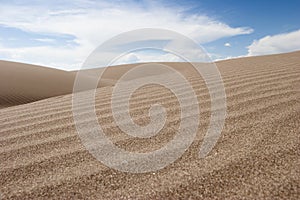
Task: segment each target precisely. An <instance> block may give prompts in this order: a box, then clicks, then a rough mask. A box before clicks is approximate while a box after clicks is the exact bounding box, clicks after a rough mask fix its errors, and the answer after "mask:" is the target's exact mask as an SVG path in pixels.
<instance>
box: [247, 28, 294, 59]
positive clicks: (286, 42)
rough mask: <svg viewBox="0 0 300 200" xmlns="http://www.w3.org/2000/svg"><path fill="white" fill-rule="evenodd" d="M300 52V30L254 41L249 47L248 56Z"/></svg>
mask: <svg viewBox="0 0 300 200" xmlns="http://www.w3.org/2000/svg"><path fill="white" fill-rule="evenodd" d="M295 50H300V30H297V31H293V32H289V33H283V34H278V35H273V36H269V35H268V36H266V37H263V38H261V39H259V40H255V41H253V43H252V44H251V45H250V46H248V55H249V56H253V55H265V54H274V53H284V52H290V51H295Z"/></svg>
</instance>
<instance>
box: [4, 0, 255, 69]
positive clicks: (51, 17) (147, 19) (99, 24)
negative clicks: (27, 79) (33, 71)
mask: <svg viewBox="0 0 300 200" xmlns="http://www.w3.org/2000/svg"><path fill="white" fill-rule="evenodd" d="M75 2H76V3H74V4H72V6H69V5H68V6H66V5H64V6H63V5H62V6H61V8H60V9H57V6H56V7H55V6H53V5H52V6H51V5H32V6H25V5H24V4H20V5H19V4H18V5H8V4H3V5H1V7H0V24H2V25H5V26H10V27H15V28H19V29H22V30H25V31H29V32H34V33H47V34H68V35H72V36H74V37H75V38H76V39H75V42H76V44H78V46H73V47H69V46H66V47H61V46H60V47H55V46H53V45H52V46H51V45H50V44H45V46H42V47H26V48H8V47H5V46H4V45H2V47H0V56H1V55H2V56H1V58H2V59H8V60H15V61H22V62H28V63H34V64H43V65H46V66H53V67H57V68H61V69H75V68H77V69H78V68H79V67H80V65H81V63H82V62H83V61H84V59H85V58H86V57H87V56H88V55H89V53H91V51H92V50H93V49H94V48H96V47H97V46H98V45H99V44H101V43H102V42H104V41H105V40H107V39H109V38H111V37H112V36H115V35H117V34H120V33H122V32H125V31H129V30H134V29H138V28H164V29H169V30H173V31H177V32H179V33H181V34H184V35H186V36H188V37H191V38H192V39H194V40H195V41H197V42H198V43H207V42H211V41H214V40H217V39H220V38H224V37H230V36H234V35H241V34H249V33H251V32H252V29H250V28H247V27H237V28H234V27H230V26H229V25H227V24H225V23H222V22H220V21H217V20H215V19H213V18H210V17H208V16H205V15H198V14H193V13H192V14H186V13H185V12H184V9H183V8H176V7H164V5H157V4H155V3H154V4H145V5H139V4H137V3H136V2H131V1H129V0H127V1H125V3H121V2H120V3H119V4H116V3H109V1H101V2H92V1H90V2H88V3H81V4H80V1H75ZM78 5H80V6H78ZM83 5H84V6H83ZM24 13H25V14H24ZM48 41H50V40H48ZM4 55H5V56H4ZM165 59H167V58H165Z"/></svg>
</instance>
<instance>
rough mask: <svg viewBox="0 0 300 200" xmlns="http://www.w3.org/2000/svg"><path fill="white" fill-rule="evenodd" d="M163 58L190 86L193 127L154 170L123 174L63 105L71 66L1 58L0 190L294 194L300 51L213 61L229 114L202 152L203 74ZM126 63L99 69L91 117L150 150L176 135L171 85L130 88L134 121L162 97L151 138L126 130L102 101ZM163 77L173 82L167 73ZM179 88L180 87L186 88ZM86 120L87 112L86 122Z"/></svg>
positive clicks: (65, 195)
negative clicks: (87, 144)
mask: <svg viewBox="0 0 300 200" xmlns="http://www.w3.org/2000/svg"><path fill="white" fill-rule="evenodd" d="M165 64H168V65H170V66H171V67H174V68H176V69H179V70H181V71H182V72H183V73H184V74H185V75H186V76H187V77H188V80H189V81H190V83H191V84H192V86H193V88H194V89H195V93H196V94H197V97H198V100H199V107H200V110H201V116H200V122H201V127H200V128H199V130H198V133H197V136H196V139H195V141H194V142H193V144H192V145H191V146H190V148H189V149H188V151H187V152H186V153H185V154H184V155H183V156H182V157H181V158H180V159H178V160H177V161H176V162H175V163H173V164H171V165H169V166H168V167H166V168H164V169H162V170H160V171H158V172H155V173H144V174H129V173H123V172H119V171H116V170H113V169H110V168H108V167H106V166H105V165H103V164H101V163H100V162H98V161H97V160H95V158H93V156H91V155H90V154H89V152H88V151H87V150H86V149H85V148H84V146H83V145H82V144H81V141H80V138H79V137H78V134H77V132H76V128H75V125H74V121H73V115H72V109H71V108H72V101H71V100H72V94H70V93H71V91H72V87H73V82H74V77H75V74H76V73H75V72H65V71H60V70H54V69H49V68H43V67H38V66H33V65H25V64H20V63H12V62H5V61H1V62H0V70H1V73H0V81H1V84H0V87H1V88H0V91H1V93H0V95H1V96H0V104H1V106H2V107H7V106H10V107H8V108H2V109H0V177H1V178H0V196H1V198H2V199H35V198H45V199H48V198H54V199H59V198H61V199H75V198H77V199H78V198H83V199H87V198H94V199H174V198H177V199H188V198H192V199H216V198H217V199H224V198H227V199H243V198H246V199H276V198H281V199H299V197H300V168H299V166H300V148H299V147H300V90H299V88H300V51H298V52H292V53H287V54H278V55H270V56H258V57H247V58H239V59H232V60H225V61H220V62H217V66H218V68H219V70H220V72H221V75H222V77H223V81H224V84H225V90H226V95H227V106H228V107H227V111H228V113H227V118H226V121H225V127H224V129H223V131H222V135H221V137H220V139H219V141H218V143H217V144H216V146H215V147H214V149H213V150H212V151H211V152H210V153H209V155H208V156H207V157H206V158H205V159H199V157H198V153H199V147H200V146H201V143H202V141H203V136H204V135H205V133H206V131H207V127H208V122H209V117H210V113H211V110H210V98H209V95H208V91H207V88H206V86H205V82H204V81H203V80H202V79H201V78H200V77H198V76H196V74H195V73H194V72H193V71H192V70H191V69H190V68H188V65H187V64H186V63H165ZM131 67H133V65H125V66H117V67H112V68H110V69H109V70H108V71H107V72H106V74H105V75H104V81H103V82H102V83H100V85H99V86H101V84H102V86H106V87H100V88H98V89H97V92H96V97H97V98H96V106H95V107H96V112H97V116H98V121H99V123H100V124H101V125H102V126H103V127H104V131H105V133H106V134H107V136H108V137H109V138H110V139H111V140H112V141H113V142H114V143H115V144H116V145H117V146H119V147H121V148H124V149H126V150H128V151H139V152H148V151H153V150H155V149H158V148H161V147H162V146H163V145H165V144H166V143H167V142H168V141H169V140H171V139H172V138H173V136H174V134H176V128H178V123H179V120H180V118H179V116H180V108H179V106H178V101H177V100H176V97H175V96H174V95H173V94H172V93H171V92H170V91H169V90H167V89H165V88H162V87H158V86H155V85H149V86H147V87H144V88H142V89H140V90H138V91H137V92H136V93H135V94H134V95H133V96H132V99H131V104H130V105H131V108H132V111H131V115H132V117H133V120H134V121H135V122H136V123H138V124H139V125H146V124H148V123H149V117H148V109H149V107H150V105H152V104H153V103H161V104H162V105H163V106H165V108H166V110H167V121H166V125H165V127H164V128H163V129H162V130H161V132H160V133H159V134H158V135H157V136H154V137H152V138H150V139H135V138H132V137H130V136H128V135H126V134H124V133H123V132H122V131H121V130H120V129H119V127H118V126H117V125H116V123H115V122H114V118H113V117H112V113H111V110H110V106H109V105H110V97H111V91H112V85H114V83H115V81H116V80H117V79H118V78H119V77H120V76H121V75H122V74H124V73H125V72H126V71H128V70H129V69H130V68H131ZM95 70H102V69H95ZM89 72H90V76H91V77H93V74H94V73H93V70H90V71H89ZM91 77H87V80H88V79H89V78H91ZM166 79H167V80H170V83H173V82H172V76H171V75H167V74H166ZM134 81H135V80H132V81H128V82H124V83H123V84H130V83H134ZM174 84H175V83H174ZM177 87H179V88H181V91H182V93H181V94H182V95H183V96H184V94H185V88H184V87H183V86H181V85H178V86H177ZM125 92H126V91H125ZM64 94H65V95H64ZM216 95H217V94H216ZM49 97H51V98H49ZM117 98H118V101H119V106H120V110H119V111H118V112H124V105H125V103H126V102H125V100H124V99H123V98H122V95H120V96H118V97H117ZM185 98H189V97H188V96H186V97H185ZM39 99H43V100H40V101H37V100H39ZM28 102H31V103H28ZM24 103H27V104H24ZM20 104H24V105H20ZM13 105H18V106H13ZM86 106H87V105H85V104H83V105H82V108H85V107H86ZM185 106H187V107H188V106H190V105H189V104H188V103H187V104H186V105H185ZM89 120H90V118H89V117H88V116H87V117H86V122H85V123H86V125H87V126H88V125H89Z"/></svg>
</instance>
